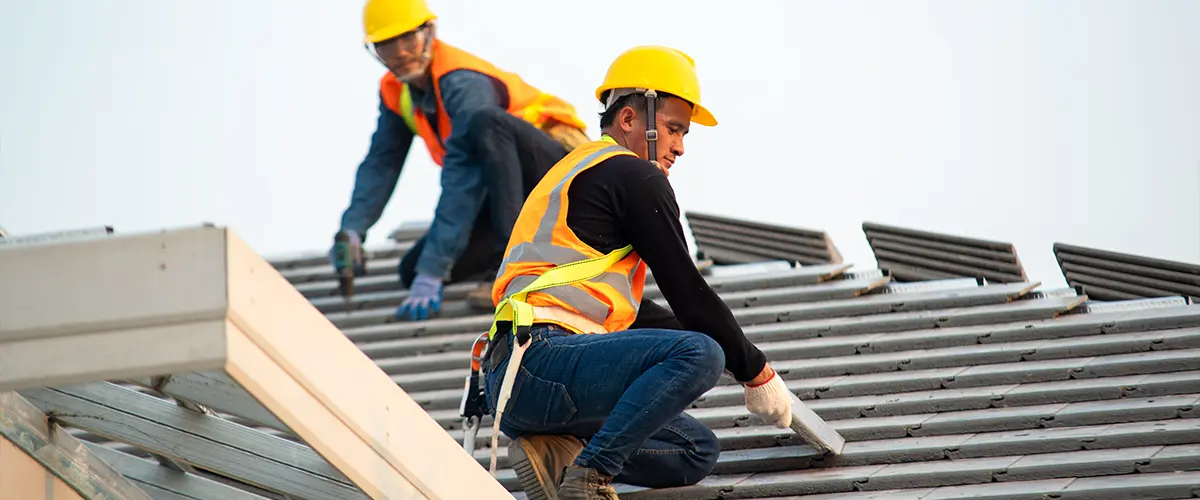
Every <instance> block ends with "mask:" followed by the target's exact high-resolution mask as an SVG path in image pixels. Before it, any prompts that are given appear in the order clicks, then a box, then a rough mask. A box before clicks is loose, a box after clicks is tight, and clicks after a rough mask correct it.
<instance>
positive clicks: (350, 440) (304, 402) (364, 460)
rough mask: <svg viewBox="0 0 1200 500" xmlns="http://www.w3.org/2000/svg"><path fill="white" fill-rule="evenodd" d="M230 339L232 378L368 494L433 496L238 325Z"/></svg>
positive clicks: (378, 496) (228, 367)
mask: <svg viewBox="0 0 1200 500" xmlns="http://www.w3.org/2000/svg"><path fill="white" fill-rule="evenodd" d="M229 344H230V356H229V363H228V364H227V365H226V368H225V371H226V373H227V374H228V375H229V377H230V378H231V379H233V380H234V381H236V382H237V383H238V384H239V385H241V386H242V388H244V389H245V390H246V392H248V393H250V394H251V395H253V396H254V397H255V398H256V399H257V400H258V401H259V402H260V403H261V404H262V405H263V406H264V407H266V408H267V409H268V410H269V411H270V412H271V413H272V414H274V415H275V416H276V418H278V419H279V420H280V421H282V422H284V423H285V424H287V425H288V427H289V428H291V429H292V432H294V433H295V434H296V435H297V436H299V437H300V439H302V440H303V441H304V442H305V443H306V444H307V445H308V446H310V447H312V448H313V450H315V451H316V452H317V453H318V454H320V455H321V456H322V457H324V458H325V460H327V461H328V462H329V463H330V465H332V466H333V467H334V468H336V469H338V471H340V472H341V473H342V474H344V475H345V476H346V477H347V478H349V479H350V480H351V481H352V482H353V483H354V484H355V486H357V487H358V488H359V489H361V490H362V491H363V492H364V493H365V494H367V496H369V497H371V498H373V499H378V500H383V499H388V498H428V497H427V496H425V495H422V494H420V493H419V492H418V491H417V489H416V487H415V486H414V485H413V484H412V483H411V482H410V481H408V480H407V479H406V478H405V477H404V476H403V475H402V474H400V472H399V471H397V470H396V469H395V468H394V467H392V466H391V465H390V464H388V463H387V461H386V460H385V459H383V458H382V457H380V456H379V455H378V454H377V453H376V452H375V451H374V450H373V449H371V446H370V445H369V444H367V443H366V442H365V441H364V440H363V439H362V438H361V437H360V436H358V435H357V434H356V433H355V432H354V430H353V429H351V428H350V427H349V426H348V425H346V423H345V422H343V421H342V420H341V419H340V418H338V415H335V414H334V413H333V412H332V411H330V410H329V408H327V407H326V406H325V404H324V402H323V401H321V400H320V399H319V398H317V397H316V396H314V395H313V394H312V393H311V392H310V391H309V390H308V388H307V387H305V386H304V385H303V384H302V383H300V382H299V381H297V380H296V379H295V378H293V377H292V376H291V374H289V373H288V372H287V370H286V369H284V368H283V367H282V366H280V365H279V364H278V363H276V362H275V361H274V360H273V359H271V356H270V355H268V353H266V352H265V351H263V350H262V349H261V348H259V346H258V345H256V344H255V342H254V341H253V340H251V339H250V337H249V336H248V335H246V334H245V333H244V332H243V331H242V330H241V329H240V328H238V327H237V326H236V325H230V331H229Z"/></svg>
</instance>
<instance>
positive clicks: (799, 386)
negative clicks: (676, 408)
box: [68, 219, 1200, 500]
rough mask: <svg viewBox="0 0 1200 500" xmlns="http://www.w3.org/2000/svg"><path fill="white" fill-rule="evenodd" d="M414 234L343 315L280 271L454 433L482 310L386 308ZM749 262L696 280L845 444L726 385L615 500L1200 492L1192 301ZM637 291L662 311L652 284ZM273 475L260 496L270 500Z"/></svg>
mask: <svg viewBox="0 0 1200 500" xmlns="http://www.w3.org/2000/svg"><path fill="white" fill-rule="evenodd" d="M721 223H722V224H725V225H726V226H739V224H741V223H740V222H739V221H734V220H731V219H730V220H724V221H722V222H721ZM692 227H693V228H696V227H697V226H696V225H693V226H692ZM763 227H765V226H763V225H743V228H742V229H741V230H740V231H742V233H741V234H744V235H746V236H747V238H746V239H744V240H743V244H744V245H746V248H742V249H741V250H740V253H741V254H742V255H759V256H760V257H761V256H762V255H763V254H765V253H767V252H763V251H762V249H760V248H757V247H752V245H753V244H754V243H755V242H757V241H760V240H762V239H765V237H764V236H763V235H762V234H759V233H756V232H761V231H762V230H763ZM724 229H725V231H726V232H729V233H736V232H737V231H733V230H732V229H731V228H730V227H725V228H724ZM733 229H736V227H734V228H733ZM754 234H757V236H755V237H754V238H750V237H749V236H751V235H754ZM417 235H419V231H405V232H402V233H401V234H400V236H399V238H398V239H399V240H400V242H399V243H398V244H395V245H389V247H388V248H386V249H380V250H375V251H373V252H372V255H371V260H370V261H369V264H368V270H369V273H370V275H369V276H368V277H366V278H360V279H359V280H357V282H356V287H355V288H356V290H357V293H356V295H355V296H354V298H353V300H352V301H351V311H349V312H347V311H344V310H343V308H344V303H343V300H342V298H341V297H340V296H338V295H337V287H336V284H335V282H334V280H333V279H332V270H331V268H330V267H329V265H328V263H327V261H326V258H325V255H324V252H323V251H321V252H313V253H312V254H311V255H310V256H307V257H295V258H289V259H287V260H285V261H278V262H274V265H276V267H277V269H279V270H280V272H281V273H282V274H283V275H284V276H285V277H287V278H288V279H289V280H290V281H291V282H292V283H294V285H295V286H296V288H297V289H298V290H300V291H301V292H302V293H303V294H304V295H305V296H307V297H309V298H310V299H311V302H312V303H313V305H314V306H316V307H317V308H318V309H320V310H321V311H323V312H324V313H325V314H326V316H327V317H328V318H329V319H330V320H331V321H333V322H334V323H335V324H336V325H338V326H339V327H340V328H342V330H343V331H344V333H345V334H346V335H347V336H348V337H349V338H350V339H352V340H353V341H354V342H355V343H356V344H357V345H358V346H359V347H360V348H361V349H362V350H363V352H365V353H366V354H367V355H368V356H369V357H371V358H372V359H374V360H375V362H376V363H377V364H378V365H379V366H380V367H381V368H382V369H383V370H384V371H385V372H386V373H388V374H389V375H391V377H392V378H393V380H395V381H396V382H397V383H398V384H399V385H400V386H401V387H402V388H404V389H405V390H406V391H407V392H408V393H409V394H410V395H411V396H412V397H413V398H414V399H415V400H416V401H418V402H419V403H420V404H421V405H422V406H423V407H424V408H425V409H426V410H427V411H428V413H429V414H430V416H432V417H433V418H434V419H436V420H437V421H438V422H439V423H440V424H441V425H442V426H443V427H444V428H445V429H446V432H448V433H450V434H451V435H452V436H454V437H455V438H456V439H460V440H461V438H462V432H463V431H462V429H461V418H460V417H459V415H458V404H459V399H460V396H461V391H462V383H463V382H462V381H463V377H464V375H466V373H467V368H468V362H469V361H468V357H467V354H468V350H469V348H470V345H471V343H472V341H473V340H474V339H475V337H476V336H477V335H478V334H479V333H480V332H481V331H483V330H484V329H485V328H487V326H488V325H489V323H490V317H489V316H488V315H486V314H484V315H481V314H478V313H474V312H472V311H470V310H468V308H467V307H466V305H465V303H464V302H463V300H462V299H463V298H464V297H465V295H466V293H467V292H469V291H470V290H471V289H472V288H473V287H474V286H475V284H473V283H466V284H458V285H452V286H450V287H448V288H447V290H446V297H445V300H446V302H445V305H444V307H443V312H442V315H441V317H440V318H438V319H434V320H430V321H423V322H416V323H410V322H404V321H396V320H393V319H391V313H392V311H393V310H394V309H395V307H396V306H397V305H398V304H399V303H400V302H401V301H402V300H403V299H404V298H405V297H406V296H407V291H404V290H400V289H399V288H398V285H397V279H396V272H395V271H396V264H397V261H398V258H399V257H400V255H402V253H403V252H404V251H405V250H407V248H409V246H411V241H410V238H412V237H415V236H417ZM698 239H699V238H698ZM406 240H407V241H406ZM914 245H915V244H914ZM698 246H701V245H698ZM784 250H785V251H786V247H785V248H784ZM948 255H949V254H948ZM714 260H716V259H714ZM752 260H756V261H758V262H753V263H750V264H741V265H721V264H720V263H718V265H717V266H715V267H714V268H713V269H712V272H711V275H710V276H708V280H709V282H710V283H711V284H712V285H713V286H714V288H715V289H717V290H718V291H719V293H720V294H721V296H722V297H723V298H724V299H725V302H726V303H727V304H728V305H729V306H730V308H731V309H732V310H733V312H734V314H735V316H736V317H737V319H738V321H739V322H740V323H741V324H742V325H743V327H744V328H745V331H746V334H747V335H748V337H749V338H750V339H751V340H752V341H753V342H755V343H756V344H757V345H758V346H759V347H760V348H761V349H762V350H763V351H764V352H766V354H767V356H768V358H769V359H770V360H771V361H772V363H773V364H774V366H775V367H776V369H777V370H778V371H779V373H780V374H781V375H782V376H783V377H784V378H785V379H786V381H787V384H788V387H789V388H790V389H791V390H792V391H793V392H795V393H796V394H797V395H799V396H800V398H802V399H803V400H805V402H806V403H807V404H808V405H809V406H810V407H811V408H812V409H813V410H814V411H816V412H817V413H818V414H819V415H821V416H822V417H823V418H825V419H826V420H827V421H829V422H830V423H831V424H832V425H833V426H834V427H835V428H837V429H838V430H839V431H840V432H841V433H842V435H843V436H844V437H845V438H846V440H847V444H846V447H845V450H844V453H843V454H842V455H840V456H837V457H830V456H820V455H819V454H817V453H816V452H815V451H814V450H813V448H811V447H809V446H807V445H804V444H803V443H798V442H796V440H795V439H794V438H793V436H791V435H790V431H785V430H784V431H781V430H779V429H776V428H774V427H772V426H769V425H764V424H763V423H762V422H760V421H758V419H757V418H755V417H752V416H751V415H750V414H749V413H748V412H747V410H746V408H745V406H744V400H743V396H742V391H741V390H740V388H739V387H738V386H737V385H736V384H733V383H732V382H731V381H730V380H722V381H721V383H720V385H718V386H717V387H715V388H714V389H712V390H711V391H710V392H709V393H707V394H706V395H704V396H703V397H702V398H700V399H699V400H698V401H697V402H696V403H695V405H694V407H693V408H691V409H689V410H688V411H689V412H690V413H691V414H693V415H694V416H696V417H697V418H699V419H701V420H702V421H704V422H705V423H707V424H708V425H709V426H710V427H711V428H713V429H714V430H715V432H716V433H717V435H718V436H719V438H720V440H721V445H722V450H723V451H722V455H721V458H720V461H719V464H718V466H717V470H716V471H715V473H714V475H713V476H711V477H709V478H707V479H706V480H704V481H703V482H701V483H700V484H698V485H695V486H691V487H686V488H677V489H668V490H645V489H641V488H634V487H629V486H622V487H621V488H619V491H620V492H621V494H622V498H626V499H635V498H642V499H651V498H689V499H692V498H696V499H703V498H713V499H716V498H794V497H799V498H804V499H811V500H816V499H888V500H895V499H928V500H932V499H951V498H1020V499H1023V498H1087V499H1103V498H1121V499H1125V498H1154V499H1174V498H1192V497H1197V496H1200V487H1197V486H1196V485H1198V484H1200V418H1196V414H1195V413H1196V411H1197V410H1195V408H1196V405H1197V403H1200V306H1197V305H1192V304H1190V301H1189V300H1187V299H1185V298H1183V297H1178V296H1174V297H1171V296H1166V297H1156V298H1148V299H1138V300H1128V301H1117V302H1101V301H1098V300H1096V299H1095V298H1094V297H1088V296H1085V295H1081V294H1080V293H1079V289H1078V288H1066V289H1051V290H1046V289H1043V288H1042V287H1040V286H1039V284H1038V283H1037V282H1027V281H1025V280H1016V281H1014V282H1011V283H996V282H993V281H989V280H978V279H975V278H973V277H970V276H972V275H970V274H967V276H968V277H952V276H950V275H947V276H949V277H946V278H943V279H937V280H932V281H917V282H899V281H896V280H894V279H893V277H892V275H891V274H890V273H888V272H884V271H881V270H879V269H872V268H865V269H860V268H857V267H855V266H853V265H852V264H851V263H824V264H812V265H801V266H793V265H791V264H789V263H787V262H782V261H771V260H764V259H762V258H759V259H752ZM838 260H840V258H839V259H838ZM1068 279H1070V278H1068ZM646 295H647V296H649V297H651V298H654V299H655V300H658V301H660V303H664V304H665V301H663V299H662V298H661V294H659V293H658V291H657V288H656V287H655V286H654V285H653V284H650V285H648V287H647V290H646ZM1160 295H1171V294H1169V293H1168V294H1160ZM142 391H143V392H145V391H144V390H142ZM130 392H133V393H136V391H130ZM147 397H149V396H147ZM164 415H166V414H164ZM223 416H224V417H226V418H230V419H232V420H234V421H235V422H241V423H245V424H248V425H252V426H253V427H254V428H253V429H251V428H243V429H244V432H245V435H246V436H249V437H250V438H253V437H254V436H255V435H268V434H273V435H277V436H284V437H287V436H288V433H287V432H286V431H284V430H280V429H272V428H270V427H269V426H263V425H259V424H254V423H252V422H249V421H248V420H246V419H245V418H239V417H234V416H230V415H223ZM160 417H161V416H160ZM243 417H245V416H243ZM162 418H164V419H167V417H162ZM211 418H213V419H216V418H217V417H216V416H213V417H211ZM167 420H169V419H167ZM69 423H70V422H68V424H69ZM490 424H491V421H490V419H485V420H484V422H483V425H482V426H481V429H480V432H479V438H478V439H477V441H476V443H477V446H478V449H476V450H475V457H476V458H477V459H478V461H479V462H480V464H481V466H486V464H487V461H488V459H489V450H488V449H487V448H486V446H488V445H489V443H490V439H489V437H490V429H491V427H490ZM255 429H257V430H255ZM76 434H77V435H78V436H79V437H81V438H83V439H85V440H89V441H94V442H95V443H100V444H93V445H91V446H92V447H93V448H95V449H103V450H104V451H103V452H102V453H105V454H106V455H105V456H109V455H111V453H110V451H114V450H115V451H119V452H128V453H131V454H134V455H140V456H147V455H146V453H145V451H143V450H139V449H138V447H134V446H128V445H121V444H115V443H111V442H109V441H107V439H108V438H104V437H100V436H99V435H97V434H90V433H85V432H82V431H81V432H77V433H76ZM507 441H508V440H507V439H506V438H504V437H503V436H502V437H501V438H500V445H501V449H500V450H498V455H499V466H500V468H501V470H500V472H499V479H500V480H501V482H502V483H503V484H505V485H506V486H507V487H508V488H509V489H510V490H512V491H515V490H517V489H518V488H519V486H518V484H517V481H516V479H515V475H514V474H513V472H512V471H511V469H508V468H507V467H508V461H507V448H506V445H507ZM253 442H254V441H253V439H250V440H249V441H246V442H244V443H240V444H239V445H238V446H242V447H243V448H245V450H244V451H246V453H245V454H238V453H230V454H229V455H228V456H233V457H240V456H251V455H253V454H256V453H275V454H280V453H283V451H281V450H277V449H274V448H270V449H266V448H264V449H254V448H252V446H254V445H253ZM105 443H107V444H105ZM154 444H155V443H142V444H141V445H140V446H141V447H142V448H146V447H147V446H149V447H153V445H154ZM305 450H307V451H305ZM289 452H290V453H294V455H291V456H290V457H289V456H283V455H280V456H276V457H275V458H273V459H272V458H269V457H264V460H275V461H277V462H278V464H277V465H279V466H281V467H283V468H284V469H286V470H288V471H289V473H292V474H298V476H297V477H310V476H311V475H312V474H316V476H317V477H321V478H324V479H323V480H325V481H339V479H338V478H337V476H338V475H337V474H336V471H334V472H333V473H330V472H329V471H328V470H326V468H327V466H322V465H321V462H320V461H313V460H311V455H312V452H311V449H308V448H307V447H306V446H304V445H302V444H300V445H298V446H297V447H296V450H292V451H289ZM306 457H307V458H306ZM128 458H130V457H129V456H128V455H124V456H121V455H118V456H116V458H115V459H114V460H118V459H119V460H127V459H128ZM145 464H150V462H145V461H142V462H140V463H138V464H137V465H139V466H144V465H145ZM151 465H152V464H151ZM155 467H157V466H155ZM118 469H119V470H121V469H120V467H118ZM264 470H270V469H264ZM296 471H300V472H296ZM305 471H307V472H308V473H309V475H305V474H304V472H305ZM1177 471H1178V472H1177ZM122 472H123V473H124V472H125V470H122ZM198 474H203V475H205V476H206V477H209V478H210V479H218V480H222V481H225V480H224V479H222V478H220V477H217V476H214V475H211V474H207V473H204V472H199V473H198ZM127 475H128V473H127ZM280 483H284V481H280V482H279V483H277V484H275V485H267V486H264V487H263V488H264V489H262V490H257V491H258V493H260V494H262V495H263V496H267V497H277V493H279V492H280V491H281V489H282V488H281V487H280V485H279V484H280ZM239 487H240V488H242V490H243V491H244V490H246V487H244V486H239ZM270 490H274V492H272V491H270ZM290 494H291V495H292V498H322V497H321V496H305V495H304V494H303V492H301V493H297V492H296V489H292V491H291V492H290ZM515 496H517V497H518V498H523V494H521V493H516V494H515ZM347 497H348V498H353V497H354V496H353V495H351V494H348V496H347ZM156 498H177V497H170V496H166V495H162V496H156ZM190 498H205V497H203V496H199V495H198V496H194V497H190Z"/></svg>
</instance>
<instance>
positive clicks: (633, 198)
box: [567, 155, 766, 382]
mask: <svg viewBox="0 0 1200 500" xmlns="http://www.w3.org/2000/svg"><path fill="white" fill-rule="evenodd" d="M567 197H568V199H570V204H568V208H567V226H568V227H570V228H571V230H572V231H574V232H575V234H576V235H577V236H578V237H579V239H580V240H582V241H583V242H584V243H586V244H588V245H589V246H591V247H592V248H595V249H596V250H599V251H601V252H605V253H608V252H611V251H613V250H616V249H618V248H622V247H624V246H625V245H630V244H631V245H633V249H634V251H636V252H637V253H638V255H639V256H640V257H641V258H642V260H643V261H644V262H645V263H646V265H647V266H649V268H650V270H651V271H653V272H654V278H655V281H656V282H657V283H658V288H659V290H661V291H662V294H663V297H664V298H666V299H667V303H668V304H670V305H671V310H670V311H669V310H667V309H665V308H663V307H662V306H660V305H658V304H656V303H654V302H652V301H650V300H645V299H643V300H642V303H641V308H640V310H639V312H638V317H637V320H636V321H635V322H634V324H633V325H631V328H666V329H676V330H691V331H695V332H700V333H703V334H706V335H708V336H709V337H712V338H713V340H716V341H717V343H718V344H719V345H720V346H721V349H722V350H723V351H724V352H725V368H726V369H727V370H729V372H730V373H732V374H733V376H734V378H736V379H737V380H738V381H740V382H745V381H748V380H750V379H753V378H754V377H755V376H757V375H758V374H759V372H761V371H762V369H763V366H764V365H765V364H766V356H765V355H763V353H762V351H760V350H759V349H758V347H756V346H755V345H754V344H752V343H751V342H750V341H749V340H748V339H747V338H746V335H745V333H743V332H742V328H741V326H740V325H738V323H737V320H735V319H734V317H733V313H732V312H730V311H729V307H727V306H726V305H725V302H723V301H722V300H721V298H720V297H719V296H717V293H716V292H715V291H713V289H712V288H711V287H709V286H708V283H707V282H706V281H705V280H704V277H703V276H702V275H701V274H700V271H699V270H697V269H696V265H695V264H694V263H693V262H692V258H691V254H690V253H689V252H688V248H687V240H686V239H684V234H683V227H682V225H681V224H680V222H679V204H678V203H677V202H676V201H675V190H674V189H672V188H671V183H670V182H668V181H667V176H666V175H664V174H663V173H662V172H660V171H658V169H657V168H654V166H653V165H652V164H651V163H650V162H648V161H645V160H642V159H640V158H637V157H634V156H629V155H617V156H614V157H612V158H609V159H607V160H604V161H602V162H600V163H599V164H598V165H595V166H593V167H591V168H589V169H588V170H586V171H584V172H582V173H580V174H579V175H577V176H576V177H575V180H573V181H572V182H571V188H570V190H569V191H568V193H567ZM672 311H674V313H672Z"/></svg>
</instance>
